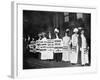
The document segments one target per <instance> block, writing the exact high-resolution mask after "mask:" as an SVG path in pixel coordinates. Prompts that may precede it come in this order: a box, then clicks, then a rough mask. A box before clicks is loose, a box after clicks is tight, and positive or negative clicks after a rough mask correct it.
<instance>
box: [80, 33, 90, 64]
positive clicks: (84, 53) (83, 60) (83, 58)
mask: <svg viewBox="0 0 100 80" xmlns="http://www.w3.org/2000/svg"><path fill="white" fill-rule="evenodd" d="M81 39H82V47H81V64H82V65H84V64H86V63H88V62H89V61H88V50H87V48H86V46H87V43H86V38H85V36H84V35H83V34H81Z"/></svg>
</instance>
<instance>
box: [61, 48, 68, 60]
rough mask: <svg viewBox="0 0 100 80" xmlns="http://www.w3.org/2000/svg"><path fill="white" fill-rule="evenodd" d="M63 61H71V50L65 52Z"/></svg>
mask: <svg viewBox="0 0 100 80" xmlns="http://www.w3.org/2000/svg"><path fill="white" fill-rule="evenodd" d="M62 61H70V52H69V50H63V53H62Z"/></svg>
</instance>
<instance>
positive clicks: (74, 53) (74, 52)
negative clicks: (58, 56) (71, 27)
mask: <svg viewBox="0 0 100 80" xmlns="http://www.w3.org/2000/svg"><path fill="white" fill-rule="evenodd" d="M70 62H71V63H75V64H76V63H77V62H78V46H76V47H75V48H72V51H71V53H70Z"/></svg>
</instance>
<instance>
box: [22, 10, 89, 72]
mask: <svg viewBox="0 0 100 80" xmlns="http://www.w3.org/2000/svg"><path fill="white" fill-rule="evenodd" d="M22 15H23V19H22V20H23V33H22V34H23V39H22V42H23V53H22V54H23V58H22V59H23V70H27V69H42V68H63V67H66V68H68V67H87V66H88V67H89V66H91V13H85V12H83V13H82V12H67V11H65V12H60V11H43V10H42V11H41V10H25V9H24V10H23V11H22Z"/></svg>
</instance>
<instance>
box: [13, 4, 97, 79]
mask: <svg viewBox="0 0 100 80" xmlns="http://www.w3.org/2000/svg"><path fill="white" fill-rule="evenodd" d="M11 8H12V11H11V13H12V14H11V16H12V18H11V19H12V21H11V22H12V23H11V24H12V35H11V36H12V54H11V58H12V60H11V76H12V77H13V78H17V77H36V76H37V77H38V76H49V75H62V74H64V75H66V74H72V73H92V72H96V69H97V68H96V65H97V64H96V54H97V53H96V52H95V47H94V46H93V45H95V44H94V43H93V42H94V41H95V40H94V38H95V34H94V32H95V31H96V29H95V26H96V8H86V7H74V6H59V5H41V4H31V3H21V2H20V3H19V2H12V6H11ZM23 10H42V11H59V12H65V11H68V12H82V13H91V66H86V67H66V68H52V69H30V70H23V61H22V60H23V59H22V55H23V53H22V52H23V51H22V50H23V49H22V43H23V42H22V36H23V34H22V33H23V32H22V31H23V24H22V23H23V16H22V11H23ZM47 72H48V74H47Z"/></svg>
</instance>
